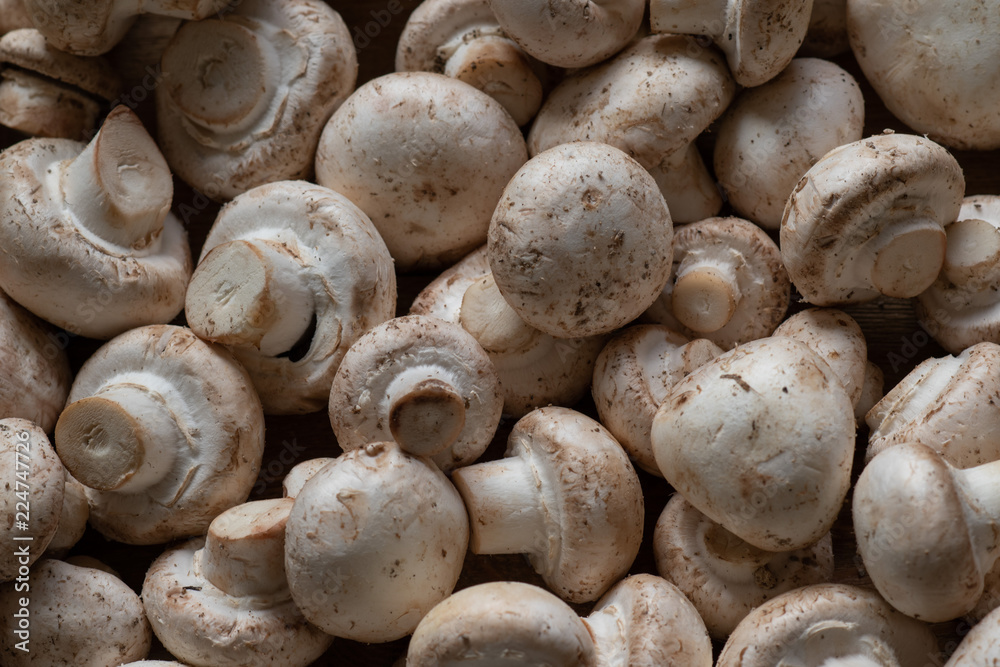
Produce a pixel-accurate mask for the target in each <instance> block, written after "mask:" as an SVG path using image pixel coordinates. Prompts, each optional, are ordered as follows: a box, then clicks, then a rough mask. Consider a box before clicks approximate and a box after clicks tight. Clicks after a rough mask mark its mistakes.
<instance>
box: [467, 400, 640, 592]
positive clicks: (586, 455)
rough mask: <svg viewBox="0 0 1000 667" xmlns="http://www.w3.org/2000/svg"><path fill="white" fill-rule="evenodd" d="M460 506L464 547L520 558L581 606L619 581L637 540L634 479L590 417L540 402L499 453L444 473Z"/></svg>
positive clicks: (607, 435)
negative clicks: (466, 528)
mask: <svg viewBox="0 0 1000 667" xmlns="http://www.w3.org/2000/svg"><path fill="white" fill-rule="evenodd" d="M452 481H454V483H455V486H457V487H458V490H459V492H460V493H461V494H462V498H463V499H464V500H465V504H466V507H467V508H468V510H469V520H470V523H471V526H472V539H471V542H470V545H469V548H470V550H471V551H472V552H473V553H476V554H516V553H523V554H526V555H527V556H528V560H529V561H530V562H531V565H532V567H534V569H535V571H536V572H538V573H539V574H540V575H541V576H542V579H544V580H545V583H546V584H547V585H548V586H549V588H550V589H552V591H554V592H555V593H556V594H557V595H559V596H560V597H561V598H563V599H565V600H568V601H570V602H589V601H592V600H596V599H597V598H598V597H600V596H601V595H602V594H603V593H604V592H605V591H606V590H607V589H608V588H609V587H610V586H611V585H612V584H614V583H615V582H616V581H618V580H619V579H621V578H622V577H623V576H624V575H625V573H626V572H627V571H628V569H629V567H631V565H632V561H633V560H635V557H636V554H637V553H638V552H639V545H640V543H641V541H642V525H643V524H642V521H643V505H642V490H641V489H640V487H639V478H638V477H637V476H636V473H635V469H633V468H632V464H631V463H630V462H629V460H628V457H627V456H626V454H625V451H624V450H623V449H622V448H621V445H619V444H618V443H617V442H616V441H615V439H614V437H613V436H612V435H611V434H610V433H609V432H608V431H607V430H606V429H605V428H604V427H603V426H601V425H600V424H599V423H598V422H596V421H594V420H593V419H591V418H590V417H587V416H586V415H583V414H581V413H579V412H575V411H574V410H570V409H568V408H560V407H548V408H540V409H538V410H534V411H533V412H530V413H528V415H526V416H525V417H522V418H521V419H520V420H519V421H518V422H517V423H516V424H515V425H514V429H513V430H512V431H511V434H510V437H509V439H508V441H507V452H506V454H505V457H504V458H503V459H500V460H498V461H489V462H486V463H477V464H475V465H472V466H468V467H465V468H460V469H458V470H456V471H455V472H454V473H453V474H452Z"/></svg>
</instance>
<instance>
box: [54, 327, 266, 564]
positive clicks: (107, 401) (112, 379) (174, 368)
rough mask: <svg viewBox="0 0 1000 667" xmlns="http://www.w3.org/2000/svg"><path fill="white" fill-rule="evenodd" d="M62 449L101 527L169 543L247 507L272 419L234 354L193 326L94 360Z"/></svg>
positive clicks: (158, 330) (147, 330)
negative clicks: (230, 510) (266, 423)
mask: <svg viewBox="0 0 1000 667" xmlns="http://www.w3.org/2000/svg"><path fill="white" fill-rule="evenodd" d="M55 445H56V451H57V452H58V453H59V457H60V458H61V459H62V461H63V463H64V465H65V466H66V468H67V469H68V470H69V472H70V473H71V474H72V475H73V476H74V477H75V478H77V479H78V480H79V481H80V482H81V483H82V484H83V485H84V486H86V487H88V490H87V497H88V500H89V502H90V523H91V525H92V526H93V527H94V528H96V529H97V530H98V531H99V532H101V533H102V534H104V535H105V536H107V537H109V538H111V539H114V540H118V541H120V542H126V543H129V544H158V543H163V542H168V541H170V540H173V539H176V538H179V537H186V536H191V535H200V534H203V533H204V532H205V530H207V529H208V526H209V524H210V523H211V521H212V519H213V518H215V516H216V515H218V514H220V513H221V512H223V511H224V510H226V509H228V508H230V507H232V506H234V505H237V504H239V503H241V502H243V501H244V500H246V498H247V496H248V495H249V493H250V490H251V489H252V488H253V484H254V481H255V480H256V479H257V472H258V471H259V470H260V462H261V458H262V456H263V453H264V415H263V411H262V410H261V406H260V401H259V399H258V398H257V395H256V394H255V393H254V391H253V386H252V384H251V383H250V378H249V377H248V376H247V373H246V371H245V370H243V368H242V367H241V366H240V365H239V364H238V363H237V362H236V361H235V360H234V359H233V358H232V356H231V355H229V354H228V353H227V352H226V351H225V350H224V349H222V348H221V347H219V346H216V345H212V344H210V343H206V342H204V341H202V340H201V339H200V338H198V337H197V336H195V335H194V334H193V333H192V332H191V331H190V330H188V329H184V328H182V327H176V326H168V325H155V326H148V327H141V328H138V329H133V330H132V331H129V332H128V333H125V334H122V335H121V336H118V337H117V338H115V339H114V340H112V341H111V342H109V343H106V344H105V345H104V346H102V347H101V348H100V349H99V350H97V352H95V353H94V355H93V356H91V357H90V359H88V360H87V362H86V363H84V365H83V368H81V369H80V372H79V373H78V374H77V376H76V380H75V381H74V382H73V388H72V389H71V390H70V395H69V400H68V403H67V405H66V409H65V410H63V413H62V415H60V417H59V421H58V422H57V423H56V431H55Z"/></svg>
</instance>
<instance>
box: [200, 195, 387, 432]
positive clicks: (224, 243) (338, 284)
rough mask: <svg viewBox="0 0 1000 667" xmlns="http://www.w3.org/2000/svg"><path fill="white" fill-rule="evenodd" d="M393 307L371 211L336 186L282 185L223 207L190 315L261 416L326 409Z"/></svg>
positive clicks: (205, 251)
mask: <svg viewBox="0 0 1000 667" xmlns="http://www.w3.org/2000/svg"><path fill="white" fill-rule="evenodd" d="M395 310H396V276H395V273H394V272H393V268H392V258H391V257H390V256H389V250H388V249H387V248H386V247H385V243H383V242H382V239H381V238H380V237H379V235H378V231H376V229H375V227H374V226H373V225H372V223H371V220H369V219H368V216H366V215H365V214H364V213H363V212H362V211H361V210H360V209H359V208H358V207H357V206H355V205H354V204H352V203H351V202H350V201H349V200H348V199H347V198H346V197H344V196H343V195H341V194H338V193H336V192H333V191H332V190H328V189H327V188H324V187H320V186H318V185H312V184H309V183H305V182H302V181H285V182H279V183H269V184H267V185H262V186H259V187H257V188H254V189H253V190H250V191H248V192H246V193H244V194H242V195H240V196H238V197H237V198H236V199H234V200H233V201H232V202H230V203H229V204H228V205H226V206H225V208H223V209H222V211H221V212H220V213H219V216H218V218H216V221H215V224H213V225H212V229H211V230H210V231H209V234H208V238H207V239H206V240H205V245H204V246H203V248H202V252H201V259H200V260H199V263H198V266H197V267H196V269H195V272H194V275H193V276H192V277H191V283H190V285H189V286H188V291H187V300H186V303H185V309H184V313H185V315H186V316H187V321H188V325H189V326H190V327H191V329H192V330H193V331H194V332H195V333H196V334H198V335H199V336H201V337H202V338H204V339H206V340H210V341H213V342H217V343H222V344H223V345H226V346H227V347H228V348H229V350H230V351H231V352H232V353H233V355H234V356H235V357H236V358H237V359H238V360H239V361H240V363H241V364H243V366H244V367H245V368H246V369H247V371H248V372H249V373H250V377H251V378H252V379H253V382H254V386H255V387H256V389H257V393H258V395H259V396H260V399H261V402H262V403H263V405H264V412H265V413H267V414H295V413H303V412H313V411H315V410H320V409H322V408H323V407H325V406H326V405H327V403H328V401H329V398H330V385H331V383H332V382H333V376H334V373H336V372H337V367H338V366H339V364H340V361H341V359H342V358H343V356H344V353H346V352H347V349H348V348H349V347H350V346H351V344H353V343H354V341H356V340H357V339H358V338H359V337H360V336H361V335H362V334H363V333H364V332H365V331H367V330H368V329H369V328H371V327H373V326H375V325H376V324H379V323H381V322H384V321H385V320H388V319H389V318H391V317H392V316H393V314H394V313H395ZM300 349H301V351H300Z"/></svg>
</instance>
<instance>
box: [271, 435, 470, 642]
mask: <svg viewBox="0 0 1000 667" xmlns="http://www.w3.org/2000/svg"><path fill="white" fill-rule="evenodd" d="M468 521H469V519H468V515H467V514H466V512H465V508H464V507H463V506H462V499H461V497H460V496H459V495H458V492H457V491H455V487H453V486H452V485H451V483H450V482H449V481H448V479H447V478H446V477H445V476H444V473H442V472H441V471H440V470H438V469H437V468H436V467H435V466H434V465H433V464H431V463H430V462H429V461H427V460H425V459H420V458H416V457H412V456H409V455H407V454H405V453H403V452H402V451H401V450H400V449H399V447H397V446H396V445H394V444H393V443H388V442H381V443H373V444H369V445H366V446H365V447H363V448H361V449H355V450H353V451H350V452H348V453H346V454H344V455H342V456H340V457H339V458H338V459H337V460H336V461H334V462H333V463H331V464H329V465H327V466H325V467H324V468H323V469H322V470H320V471H319V472H317V473H316V474H315V475H314V476H313V477H312V478H311V479H310V480H309V481H308V482H306V484H305V486H304V487H303V488H302V490H301V491H300V492H299V494H298V495H297V496H296V498H295V504H294V506H293V508H292V514H291V516H290V517H289V519H288V526H287V528H286V538H285V571H286V573H287V576H288V583H289V587H290V588H291V591H292V598H293V599H294V600H295V602H296V604H297V605H298V606H299V608H300V609H301V610H302V613H303V614H305V616H306V618H307V619H309V621H310V622H311V623H313V624H315V625H316V626H318V627H319V628H321V629H322V630H324V631H325V632H327V633H329V634H331V635H334V636H336V637H345V638H347V639H353V640H355V641H364V642H387V641H393V640H395V639H399V638H400V637H404V636H406V635H408V634H410V633H412V632H413V630H414V628H416V627H417V623H419V622H420V619H421V618H423V617H424V615H425V614H426V613H427V612H428V611H430V610H431V608H432V607H434V605H436V604H438V603H439V602H441V600H443V599H445V598H446V597H448V595H450V594H451V592H452V590H453V589H454V587H455V584H456V583H457V582H458V576H459V574H460V572H461V570H462V563H463V562H464V559H465V553H466V548H467V545H468V540H469V527H468V526H469V524H468Z"/></svg>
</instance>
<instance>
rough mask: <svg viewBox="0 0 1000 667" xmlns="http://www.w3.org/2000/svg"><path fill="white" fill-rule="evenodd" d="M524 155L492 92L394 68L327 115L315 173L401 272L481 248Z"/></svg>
mask: <svg viewBox="0 0 1000 667" xmlns="http://www.w3.org/2000/svg"><path fill="white" fill-rule="evenodd" d="M527 159H528V155H527V149H526V148H525V146H524V138H523V137H522V136H521V131H520V129H518V127H517V123H515V122H514V120H513V119H512V118H511V117H510V114H508V113H507V112H506V110H505V109H504V108H503V106H501V105H500V103H499V102H497V101H496V100H494V99H493V98H492V97H490V96H489V95H487V94H486V93H483V92H481V91H479V90H476V89H475V88H473V87H472V86H470V85H469V84H467V83H463V82H462V81H458V80H456V79H451V78H449V77H446V76H443V75H441V74H433V73H430V72H399V73H395V74H387V75H385V76H382V77H379V78H377V79H374V80H372V81H369V82H368V83H366V84H365V85H363V86H361V87H360V88H358V90H357V91H356V92H355V93H354V94H353V95H351V97H350V98H348V100H347V101H346V102H345V103H344V105H343V106H342V107H341V108H340V109H338V110H337V113H335V114H334V115H333V117H332V118H331V119H330V122H329V123H327V125H326V128H325V129H324V130H323V134H322V137H321V138H320V144H319V148H318V150H317V152H316V179H317V182H318V183H319V184H320V185H323V186H326V187H328V188H332V189H334V190H336V191H337V192H340V193H342V194H344V195H345V196H347V197H348V198H349V199H350V200H351V201H353V202H354V203H355V204H357V205H358V206H359V207H360V208H361V210H363V211H364V212H365V213H367V214H368V216H369V217H370V218H371V219H372V222H373V223H374V224H375V226H376V227H377V228H378V230H379V233H380V234H381V235H382V238H383V239H384V240H385V244H386V245H387V246H388V247H389V252H390V253H391V254H392V256H393V258H394V259H395V260H396V269H397V270H398V271H401V272H406V271H413V270H418V269H436V268H441V267H444V266H447V265H448V264H451V263H453V262H454V261H456V260H458V259H459V258H461V257H462V256H464V255H466V254H467V253H469V252H470V251H472V250H473V249H475V248H476V247H478V246H480V245H482V244H483V242H485V240H486V230H487V228H488V227H489V224H490V215H492V213H493V209H494V208H495V207H496V203H497V200H499V199H500V194H501V192H502V191H503V188H504V185H506V184H507V181H508V180H510V178H511V176H513V175H514V172H515V171H517V169H518V168H519V167H520V166H521V165H522V164H524V162H525V161H526V160H527Z"/></svg>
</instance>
